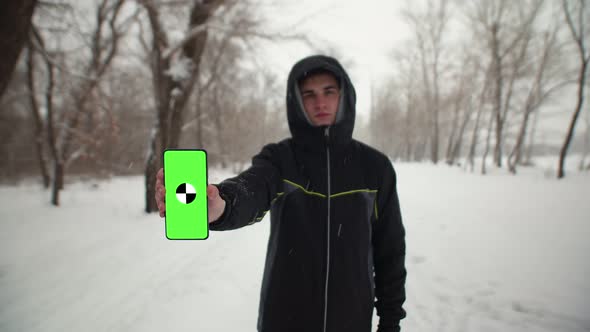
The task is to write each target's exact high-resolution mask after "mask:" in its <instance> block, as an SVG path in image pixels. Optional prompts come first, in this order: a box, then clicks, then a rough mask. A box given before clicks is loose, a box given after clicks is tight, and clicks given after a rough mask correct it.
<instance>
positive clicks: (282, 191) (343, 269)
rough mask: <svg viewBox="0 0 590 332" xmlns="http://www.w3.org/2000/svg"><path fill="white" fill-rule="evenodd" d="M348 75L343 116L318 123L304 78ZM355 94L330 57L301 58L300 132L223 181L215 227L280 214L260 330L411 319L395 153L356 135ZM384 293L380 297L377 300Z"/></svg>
mask: <svg viewBox="0 0 590 332" xmlns="http://www.w3.org/2000/svg"><path fill="white" fill-rule="evenodd" d="M318 68H323V69H326V70H329V71H331V72H333V73H335V75H336V76H337V78H338V79H339V80H340V86H341V99H340V104H339V105H340V109H339V111H338V114H339V117H337V120H336V123H335V124H334V125H332V126H330V127H313V126H311V125H310V124H309V123H308V122H307V120H306V119H305V117H304V115H303V110H302V106H301V105H302V104H301V102H300V98H299V97H298V95H297V94H298V90H296V89H298V87H297V85H298V84H297V82H298V80H299V79H301V77H303V76H305V75H306V74H307V73H309V72H310V71H312V70H314V69H318ZM355 102H356V96H355V91H354V87H353V86H352V84H351V82H350V80H349V78H348V75H347V74H346V72H345V71H344V69H343V68H342V67H341V66H340V64H339V63H338V62H337V61H336V60H334V59H332V58H329V57H325V56H313V57H309V58H306V59H303V60H302V61H300V62H299V63H297V64H296V65H295V66H294V67H293V69H292V71H291V73H290V75H289V80H288V87H287V115H288V120H289V127H290V130H291V134H292V138H289V139H285V140H283V141H281V142H279V143H276V144H269V145H266V146H265V147H264V148H263V149H262V151H261V152H260V153H259V154H258V155H256V156H255V157H254V158H253V159H252V166H251V167H250V168H249V169H247V170H246V171H244V172H242V173H241V174H239V175H238V176H237V177H234V178H231V179H227V180H225V181H223V182H222V183H220V184H219V185H218V187H219V189H220V194H221V196H222V198H224V199H225V201H226V203H227V204H226V209H225V211H224V213H223V215H222V216H221V218H220V219H219V220H217V221H216V222H214V223H212V224H210V229H211V230H229V229H236V228H239V227H243V226H245V225H250V224H253V223H255V222H258V221H260V220H261V219H262V218H263V216H264V215H265V213H267V212H268V211H270V213H271V218H270V219H271V226H270V238H269V242H268V251H267V255H266V264H265V269H264V277H263V281H262V290H261V298H260V308H259V317H258V330H259V331H260V332H289V331H293V332H324V331H329V332H336V331H338V332H346V331H350V332H369V331H371V320H372V315H373V307H376V308H377V314H378V315H379V317H380V319H379V329H378V331H380V332H392V331H399V321H400V319H402V318H403V317H405V311H404V310H403V309H402V304H403V302H404V300H405V287H404V285H405V279H406V269H405V265H404V260H405V231H404V227H403V225H402V219H401V215H400V208H399V202H398V196H397V191H396V175H395V172H394V169H393V167H392V165H391V162H390V161H389V159H388V158H387V157H386V156H385V155H383V154H382V153H380V152H379V151H377V150H375V149H373V148H371V147H369V146H367V145H365V144H363V143H361V142H358V141H356V140H353V139H352V131H353V128H354V119H355ZM375 297H376V299H377V301H376V302H375Z"/></svg>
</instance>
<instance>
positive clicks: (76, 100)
mask: <svg viewBox="0 0 590 332" xmlns="http://www.w3.org/2000/svg"><path fill="white" fill-rule="evenodd" d="M124 2H125V0H101V1H100V3H98V5H97V7H96V12H95V14H96V16H95V17H96V21H95V25H94V26H91V28H92V31H91V32H90V37H91V38H90V43H85V44H84V45H85V46H88V47H87V48H86V47H82V49H83V50H84V51H85V53H83V54H82V55H81V56H80V57H79V58H77V54H66V52H64V51H63V49H60V47H59V43H57V42H55V40H52V45H53V47H49V46H48V45H47V44H48V43H47V41H46V40H45V39H46V38H44V37H43V33H44V31H37V30H34V32H33V34H32V35H31V39H30V40H31V44H30V45H31V49H34V51H35V52H36V53H38V54H40V55H41V57H42V58H43V60H44V62H45V65H46V72H45V76H46V78H47V79H46V84H45V101H44V108H45V109H46V110H47V112H46V120H45V122H46V126H47V136H48V139H47V142H48V144H49V150H50V156H51V159H52V166H53V172H52V173H53V175H52V180H53V184H52V197H51V203H52V204H53V205H56V206H58V205H59V204H60V200H59V193H60V190H62V189H63V188H64V178H65V174H66V171H67V169H68V167H69V166H70V165H71V164H72V163H73V162H74V161H76V160H78V159H79V158H81V157H87V156H91V155H92V153H93V151H92V150H93V149H95V148H96V147H97V146H99V145H100V144H102V142H103V141H102V138H103V137H104V135H105V131H108V129H107V128H105V126H103V125H102V124H103V121H104V116H103V115H102V114H101V111H104V112H108V110H107V109H106V108H104V107H101V105H100V101H101V98H100V97H101V94H102V91H101V89H100V83H101V79H102V78H103V76H104V75H105V74H106V72H107V71H108V69H109V68H110V66H111V64H112V62H113V59H114V58H115V56H116V55H117V53H118V49H119V42H120V40H121V38H122V37H123V35H124V34H125V32H126V29H127V28H128V27H129V25H128V23H129V17H126V18H124V19H123V20H121V19H120V13H121V12H122V8H123V4H124ZM59 23H60V22H57V23H56V24H59ZM78 28H80V27H79V26H78ZM80 29H81V28H80ZM54 32H55V31H52V30H50V31H48V32H47V31H45V33H46V34H48V35H49V36H50V37H52V38H53V39H56V38H58V37H55V36H54V35H53V33H54ZM80 35H82V36H84V35H85V33H84V32H83V31H82V29H81V31H80ZM84 42H86V41H84ZM66 56H70V58H69V59H68V60H69V63H68V65H66V64H65V62H66V61H60V60H58V58H62V59H63V58H65V57H66ZM75 63H78V64H79V65H76V64H75ZM78 68H81V70H80V69H78ZM31 69H32V70H33V69H34V68H32V67H31ZM31 74H32V71H31ZM58 75H59V76H58ZM32 79H33V78H32ZM68 83H70V85H69V86H68ZM34 86H35V85H34V84H29V87H30V89H31V91H30V92H29V93H30V94H31V105H32V108H34V109H35V108H39V105H36V100H35V99H34V98H35V95H36V92H35V89H34ZM58 87H59V89H60V90H62V91H67V92H68V93H67V94H59V95H56V92H57V91H56V90H57V88H58ZM60 92H61V91H60ZM55 97H59V104H57V103H56V102H55V99H56V98H55ZM33 112H35V113H37V112H39V111H38V109H37V110H33Z"/></svg>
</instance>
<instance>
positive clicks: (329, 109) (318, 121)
mask: <svg viewBox="0 0 590 332" xmlns="http://www.w3.org/2000/svg"><path fill="white" fill-rule="evenodd" d="M299 90H300V91H301V98H302V100H303V108H304V109H305V113H307V117H308V118H309V119H310V120H311V122H312V123H313V125H314V126H327V125H332V124H334V121H335V120H336V112H338V102H339V100H340V89H339V88H338V82H337V81H336V78H335V77H334V76H333V75H330V74H323V73H322V74H317V75H312V76H309V77H307V78H305V79H304V80H303V81H302V82H301V83H300V84H299Z"/></svg>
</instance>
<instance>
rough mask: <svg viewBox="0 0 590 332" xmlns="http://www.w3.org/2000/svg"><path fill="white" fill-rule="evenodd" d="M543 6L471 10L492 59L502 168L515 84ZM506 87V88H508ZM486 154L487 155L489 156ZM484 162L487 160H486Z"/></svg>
mask: <svg viewBox="0 0 590 332" xmlns="http://www.w3.org/2000/svg"><path fill="white" fill-rule="evenodd" d="M542 5H543V0H530V1H518V2H514V1H507V0H495V1H485V2H477V3H476V4H475V5H474V6H475V7H474V8H471V9H470V10H468V16H469V18H470V21H471V24H472V26H473V27H474V28H475V29H474V32H475V36H474V37H475V44H478V43H479V40H482V41H484V42H485V44H484V45H482V47H483V48H484V49H485V50H486V53H487V55H488V57H489V69H490V75H491V77H490V79H491V81H490V83H491V87H492V91H493V98H492V111H493V113H494V122H495V123H494V128H495V147H494V163H495V164H496V166H498V167H501V166H502V145H503V142H504V125H505V122H506V119H507V118H508V112H509V110H510V104H511V101H512V96H513V93H514V86H515V82H516V80H517V79H518V78H519V77H520V75H521V70H522V68H523V66H524V64H525V59H526V55H527V51H528V45H529V41H530V39H531V37H532V34H531V29H532V25H533V23H534V22H535V19H536V18H537V17H538V15H539V13H540V11H541V9H542ZM506 84H507V85H506ZM486 155H487V153H484V156H486ZM484 162H485V158H484Z"/></svg>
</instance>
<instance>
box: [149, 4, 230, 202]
mask: <svg viewBox="0 0 590 332" xmlns="http://www.w3.org/2000/svg"><path fill="white" fill-rule="evenodd" d="M223 3H224V0H203V1H196V2H194V4H193V6H192V8H191V10H190V18H189V24H188V32H187V33H186V35H185V37H184V39H183V40H182V41H181V42H180V43H179V44H177V45H170V42H169V40H170V37H169V36H168V33H167V32H166V30H165V27H164V24H163V22H162V18H161V16H160V8H159V7H158V5H157V3H156V2H155V1H152V0H141V1H140V4H141V5H142V6H143V7H144V8H145V10H146V12H147V15H148V19H149V23H150V27H151V31H152V41H151V49H150V58H151V70H152V80H153V87H154V96H155V104H156V110H157V121H156V124H155V126H154V129H153V131H152V137H151V138H150V147H149V152H148V159H147V162H146V168H145V186H146V206H145V211H146V212H153V211H157V206H156V202H155V200H154V196H155V187H154V181H153V179H154V178H155V175H156V172H157V170H158V169H159V168H160V167H161V158H160V156H161V155H162V152H163V151H164V149H167V148H176V147H178V144H179V141H180V134H181V126H182V120H183V116H184V113H185V109H186V103H187V101H188V100H189V97H190V95H191V93H192V91H193V87H194V85H195V82H196V80H197V77H198V73H199V69H200V62H201V56H202V54H203V51H204V50H205V43H206V40H207V33H208V28H207V25H206V23H207V21H208V20H209V19H210V18H211V17H212V15H213V13H214V12H215V10H216V9H217V8H219V7H220V6H221V5H222V4H223ZM178 51H180V52H178Z"/></svg>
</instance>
